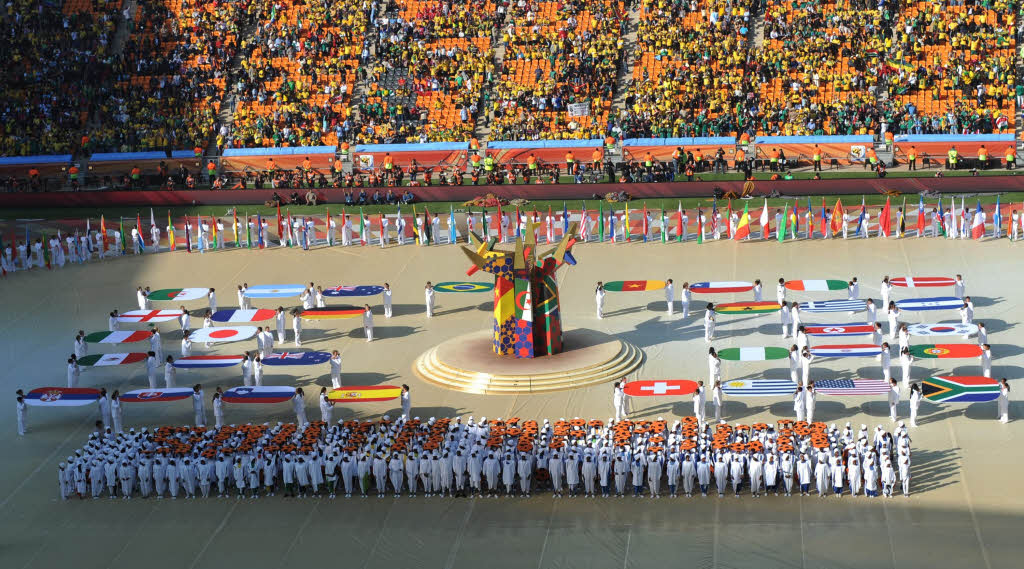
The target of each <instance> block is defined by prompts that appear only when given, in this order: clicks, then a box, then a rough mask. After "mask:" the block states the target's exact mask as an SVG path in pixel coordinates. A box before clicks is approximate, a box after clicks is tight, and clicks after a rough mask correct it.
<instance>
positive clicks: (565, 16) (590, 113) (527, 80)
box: [489, 0, 626, 140]
mask: <svg viewBox="0 0 1024 569" xmlns="http://www.w3.org/2000/svg"><path fill="white" fill-rule="evenodd" d="M509 9H510V13H509V16H510V17H511V22H510V24H509V25H508V27H507V28H506V30H505V33H504V36H503V40H504V42H505V57H504V61H503V63H502V68H501V77H500V79H499V80H498V81H497V84H496V85H495V87H494V90H493V93H491V108H490V109H489V110H490V111H491V113H492V114H493V119H492V120H491V138H492V139H495V140H537V139H554V140H564V139H589V138H603V137H604V134H605V127H606V124H607V119H608V114H609V111H610V110H611V102H612V99H613V97H614V94H615V83H616V80H617V75H618V70H619V67H620V63H621V61H622V54H623V49H622V48H623V26H624V25H625V21H626V16H625V8H624V6H623V4H622V3H620V2H615V1H613V0H590V1H584V0H566V1H563V2H537V1H525V2H521V3H518V4H514V5H512V6H511V7H510V8H509ZM574 104H582V106H583V108H582V109H579V108H577V107H573V106H572V105H574ZM570 109H574V112H570Z"/></svg>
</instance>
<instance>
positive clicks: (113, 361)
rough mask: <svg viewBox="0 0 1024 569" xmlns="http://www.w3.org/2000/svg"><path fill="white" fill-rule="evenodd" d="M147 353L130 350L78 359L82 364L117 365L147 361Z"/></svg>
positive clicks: (79, 363)
mask: <svg viewBox="0 0 1024 569" xmlns="http://www.w3.org/2000/svg"><path fill="white" fill-rule="evenodd" d="M145 359H146V354H144V353H142V352H128V353H123V354H91V355H88V356H82V357H81V358H79V359H78V365H80V366H116V365H123V364H134V363H138V362H141V361H145Z"/></svg>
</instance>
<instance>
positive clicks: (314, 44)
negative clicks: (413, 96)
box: [228, 0, 369, 147]
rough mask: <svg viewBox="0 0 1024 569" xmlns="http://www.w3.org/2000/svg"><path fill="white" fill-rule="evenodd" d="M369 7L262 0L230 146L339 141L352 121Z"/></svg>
mask: <svg viewBox="0 0 1024 569" xmlns="http://www.w3.org/2000/svg"><path fill="white" fill-rule="evenodd" d="M368 10H369V6H365V5H364V2H361V1H359V0H337V1H333V0H332V1H327V0H273V1H271V0H257V6H256V8H255V13H256V24H257V25H256V29H255V31H254V32H253V36H252V37H251V38H248V39H247V40H246V41H245V42H243V57H242V59H241V73H240V77H239V78H238V83H237V88H236V96H237V101H238V104H237V106H236V109H235V120H234V129H233V132H232V135H231V139H230V140H229V142H228V145H229V146H235V147H270V146H274V147H284V146H320V145H326V146H333V145H337V144H338V142H339V139H341V138H342V137H343V136H344V134H343V133H344V132H345V129H347V128H350V127H351V122H350V119H351V117H350V112H351V110H350V106H351V103H352V93H353V91H354V89H355V86H356V70H357V68H358V66H359V62H360V58H361V56H362V52H363V37H364V36H365V34H366V31H367V24H368V18H369V14H368Z"/></svg>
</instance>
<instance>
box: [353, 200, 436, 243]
mask: <svg viewBox="0 0 1024 569" xmlns="http://www.w3.org/2000/svg"><path fill="white" fill-rule="evenodd" d="M425 224H426V221H425V222H424V225H425ZM359 243H360V244H361V245H362V246H364V247H365V246H366V216H365V215H364V214H363V208H359Z"/></svg>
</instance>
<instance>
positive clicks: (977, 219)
mask: <svg viewBox="0 0 1024 569" xmlns="http://www.w3.org/2000/svg"><path fill="white" fill-rule="evenodd" d="M984 236H985V212H983V211H982V210H981V200H980V199H979V200H978V208H977V209H976V210H975V211H974V220H973V221H972V222H971V238H972V239H981V238H982V237H984Z"/></svg>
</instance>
